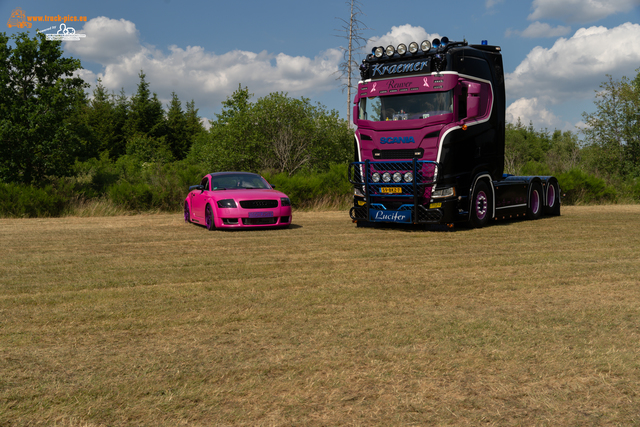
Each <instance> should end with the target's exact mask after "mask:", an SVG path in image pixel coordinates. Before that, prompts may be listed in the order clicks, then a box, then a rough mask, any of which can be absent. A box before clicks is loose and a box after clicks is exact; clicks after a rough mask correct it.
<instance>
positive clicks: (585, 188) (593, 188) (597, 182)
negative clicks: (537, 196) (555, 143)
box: [558, 169, 617, 205]
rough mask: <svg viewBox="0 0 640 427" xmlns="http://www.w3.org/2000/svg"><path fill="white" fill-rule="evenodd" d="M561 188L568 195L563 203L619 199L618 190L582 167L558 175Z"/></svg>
mask: <svg viewBox="0 0 640 427" xmlns="http://www.w3.org/2000/svg"><path fill="white" fill-rule="evenodd" d="M558 183H559V184H560V190H561V191H562V193H563V194H565V195H566V196H565V197H564V199H563V203H565V204H568V205H572V204H576V203H580V204H583V203H611V202H615V201H616V199H617V193H616V190H615V189H614V188H613V187H610V186H608V185H607V184H606V183H605V181H604V180H603V179H600V178H598V177H596V176H593V175H589V174H587V173H585V172H583V171H582V170H580V169H571V170H570V171H568V172H565V173H563V174H560V175H559V176H558Z"/></svg>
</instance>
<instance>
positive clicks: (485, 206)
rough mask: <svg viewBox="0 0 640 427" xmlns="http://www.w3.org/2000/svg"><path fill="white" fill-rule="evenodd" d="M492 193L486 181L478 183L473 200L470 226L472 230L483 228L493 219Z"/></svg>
mask: <svg viewBox="0 0 640 427" xmlns="http://www.w3.org/2000/svg"><path fill="white" fill-rule="evenodd" d="M491 204H492V203H491V193H490V192H489V187H488V186H487V184H486V183H485V182H484V181H480V182H478V184H477V185H476V188H475V190H474V191H473V197H472V198H471V209H470V210H471V212H470V216H471V218H470V219H469V224H470V225H471V227H472V228H482V227H484V226H485V225H487V224H488V223H489V220H490V219H491V212H490V211H491Z"/></svg>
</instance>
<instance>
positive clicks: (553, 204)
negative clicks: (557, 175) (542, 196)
mask: <svg viewBox="0 0 640 427" xmlns="http://www.w3.org/2000/svg"><path fill="white" fill-rule="evenodd" d="M544 213H545V215H551V216H558V215H560V187H559V186H558V183H557V182H556V181H552V182H550V183H549V186H548V188H547V203H546V206H545V208H544Z"/></svg>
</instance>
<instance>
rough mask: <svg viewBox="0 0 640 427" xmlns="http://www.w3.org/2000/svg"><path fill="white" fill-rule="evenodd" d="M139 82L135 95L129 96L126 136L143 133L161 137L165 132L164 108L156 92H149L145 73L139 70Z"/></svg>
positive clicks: (147, 135)
mask: <svg viewBox="0 0 640 427" xmlns="http://www.w3.org/2000/svg"><path fill="white" fill-rule="evenodd" d="M138 76H139V77H140V83H138V90H137V92H136V94H135V95H133V96H132V97H131V102H130V106H129V112H128V116H127V125H126V129H127V138H130V137H132V136H135V135H143V136H146V137H152V138H161V137H163V136H164V135H165V134H166V128H165V122H164V110H163V109H162V103H161V102H160V100H159V99H158V96H157V94H155V93H154V94H153V95H152V94H151V91H150V90H149V83H148V82H147V81H146V80H145V77H146V75H145V74H144V73H143V72H142V71H140V74H139V75H138Z"/></svg>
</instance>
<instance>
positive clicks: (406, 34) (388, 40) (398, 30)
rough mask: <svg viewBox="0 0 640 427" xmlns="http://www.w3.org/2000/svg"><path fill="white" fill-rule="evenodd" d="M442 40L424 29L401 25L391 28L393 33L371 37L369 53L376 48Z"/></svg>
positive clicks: (368, 43)
mask: <svg viewBox="0 0 640 427" xmlns="http://www.w3.org/2000/svg"><path fill="white" fill-rule="evenodd" d="M434 38H440V36H439V35H438V34H437V33H433V34H429V33H427V32H426V31H425V29H424V28H422V27H414V26H412V25H410V24H405V25H401V26H399V27H395V26H394V27H391V31H389V32H388V33H387V34H385V35H383V36H380V37H371V38H370V39H369V40H368V41H367V47H366V49H367V52H371V49H373V48H374V47H376V46H388V45H393V46H397V45H398V44H400V43H404V44H406V45H409V43H411V42H417V43H421V42H422V41H423V40H429V41H431V40H433V39H434Z"/></svg>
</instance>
